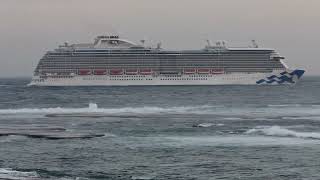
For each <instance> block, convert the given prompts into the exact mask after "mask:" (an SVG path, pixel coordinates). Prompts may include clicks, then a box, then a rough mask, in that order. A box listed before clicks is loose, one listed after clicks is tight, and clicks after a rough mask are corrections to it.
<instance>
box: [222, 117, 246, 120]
mask: <svg viewBox="0 0 320 180" xmlns="http://www.w3.org/2000/svg"><path fill="white" fill-rule="evenodd" d="M223 119H224V120H242V119H243V118H240V117H225V118H223Z"/></svg>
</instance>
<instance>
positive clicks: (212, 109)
mask: <svg viewBox="0 0 320 180" xmlns="http://www.w3.org/2000/svg"><path fill="white" fill-rule="evenodd" d="M281 106H282V105H281ZM87 113H88V114H90V113H91V114H94V113H96V115H114V114H116V115H117V114H124V115H128V114H132V115H148V114H199V115H202V114H203V115H205V114H207V115H217V116H216V117H218V116H224V117H223V118H222V119H223V120H243V118H245V119H247V118H248V117H251V116H254V118H266V117H281V116H283V117H289V116H295V117H299V116H300V117H302V116H320V107H314V106H300V105H299V106H297V105H284V106H283V107H281V108H279V107H277V106H276V107H274V106H268V107H225V106H215V105H195V106H172V107H157V106H143V107H120V108H104V107H98V105H97V104H95V103H90V104H89V106H88V107H83V108H66V107H54V108H21V109H0V115H11V114H15V115H18V114H82V115H83V114H87Z"/></svg>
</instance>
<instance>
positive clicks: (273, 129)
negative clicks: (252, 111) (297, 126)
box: [245, 126, 320, 139]
mask: <svg viewBox="0 0 320 180" xmlns="http://www.w3.org/2000/svg"><path fill="white" fill-rule="evenodd" d="M245 133H246V134H262V135H267V136H278V137H297V138H312V139H320V133H318V132H297V131H293V130H289V129H286V128H283V127H280V126H269V127H256V128H253V129H249V130H247V131H246V132H245Z"/></svg>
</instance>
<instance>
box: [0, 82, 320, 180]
mask: <svg viewBox="0 0 320 180" xmlns="http://www.w3.org/2000/svg"><path fill="white" fill-rule="evenodd" d="M28 81H29V79H1V80H0V179H22V180H31V179H33V180H34V179H77V180H81V179H93V180H94V179H163V180H165V179H183V180H189V179H190V180H191V179H199V180H208V179H261V180H262V179H290V180H291V179H319V178H320V173H319V169H320V158H319V155H320V80H319V78H318V77H305V78H303V79H302V81H301V82H299V83H298V84H297V85H296V86H144V87H142V86H141V87H27V86H26V84H28Z"/></svg>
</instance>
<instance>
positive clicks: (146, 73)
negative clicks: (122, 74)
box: [140, 68, 152, 75]
mask: <svg viewBox="0 0 320 180" xmlns="http://www.w3.org/2000/svg"><path fill="white" fill-rule="evenodd" d="M140 74H141V75H150V74H152V69H150V68H144V69H140Z"/></svg>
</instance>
